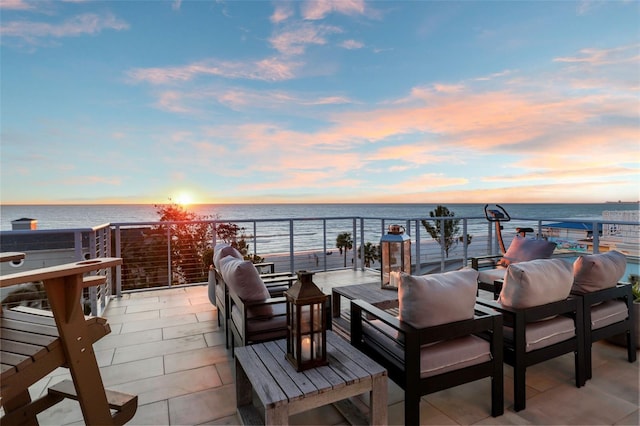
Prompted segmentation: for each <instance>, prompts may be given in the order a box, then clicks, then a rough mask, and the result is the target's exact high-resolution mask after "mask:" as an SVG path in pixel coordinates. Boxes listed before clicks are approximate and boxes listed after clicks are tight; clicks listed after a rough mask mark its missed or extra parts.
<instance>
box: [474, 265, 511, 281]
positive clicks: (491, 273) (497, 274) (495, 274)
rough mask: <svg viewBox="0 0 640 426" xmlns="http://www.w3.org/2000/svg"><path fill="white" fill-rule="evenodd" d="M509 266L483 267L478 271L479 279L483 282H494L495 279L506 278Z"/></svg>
mask: <svg viewBox="0 0 640 426" xmlns="http://www.w3.org/2000/svg"><path fill="white" fill-rule="evenodd" d="M506 272H507V268H505V267H503V266H498V267H497V268H496V269H483V270H481V271H478V281H479V282H481V283H487V284H493V282H494V281H495V280H502V279H504V274H505V273H506Z"/></svg>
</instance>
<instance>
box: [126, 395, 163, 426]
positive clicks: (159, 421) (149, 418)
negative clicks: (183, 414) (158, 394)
mask: <svg viewBox="0 0 640 426" xmlns="http://www.w3.org/2000/svg"><path fill="white" fill-rule="evenodd" d="M127 424H129V425H151V426H158V425H168V424H170V423H169V403H168V402H167V401H166V400H163V401H158V402H154V403H152V404H145V405H138V411H136V414H135V416H133V418H132V419H131V420H129V422H128V423H127Z"/></svg>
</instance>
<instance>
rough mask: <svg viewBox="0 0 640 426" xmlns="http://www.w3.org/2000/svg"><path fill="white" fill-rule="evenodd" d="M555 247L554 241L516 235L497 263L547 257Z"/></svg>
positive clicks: (502, 264)
mask: <svg viewBox="0 0 640 426" xmlns="http://www.w3.org/2000/svg"><path fill="white" fill-rule="evenodd" d="M555 248H556V243H552V242H549V241H547V240H540V239H533V238H524V237H521V236H520V235H516V236H515V237H514V238H513V240H512V241H511V244H510V245H509V248H508V249H507V252H506V253H505V254H504V256H503V257H502V259H500V262H498V264H499V265H501V266H509V265H510V264H512V263H517V262H526V261H528V260H534V259H548V258H550V257H551V255H552V254H553V250H555Z"/></svg>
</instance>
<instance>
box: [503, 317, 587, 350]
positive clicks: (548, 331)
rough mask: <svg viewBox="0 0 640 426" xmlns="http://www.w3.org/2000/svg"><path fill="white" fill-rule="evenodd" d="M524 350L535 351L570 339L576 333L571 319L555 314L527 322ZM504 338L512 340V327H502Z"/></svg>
mask: <svg viewBox="0 0 640 426" xmlns="http://www.w3.org/2000/svg"><path fill="white" fill-rule="evenodd" d="M526 328H527V330H526V332H525V340H526V346H525V352H531V351H535V350H537V349H540V348H544V347H547V346H550V345H553V344H555V343H558V342H563V341H565V340H567V339H571V338H572V337H573V336H575V335H576V328H575V324H574V323H573V319H571V318H567V317H564V316H557V317H554V318H551V319H547V320H544V321H538V322H533V323H530V324H527V326H526ZM504 338H505V339H508V340H513V328H511V327H504Z"/></svg>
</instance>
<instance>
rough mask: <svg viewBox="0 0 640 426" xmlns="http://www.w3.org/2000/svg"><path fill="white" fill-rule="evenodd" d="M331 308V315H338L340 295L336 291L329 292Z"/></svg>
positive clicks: (337, 316)
mask: <svg viewBox="0 0 640 426" xmlns="http://www.w3.org/2000/svg"><path fill="white" fill-rule="evenodd" d="M331 297H332V300H331V310H332V311H333V317H334V318H339V317H340V295H339V294H338V293H336V292H331Z"/></svg>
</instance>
